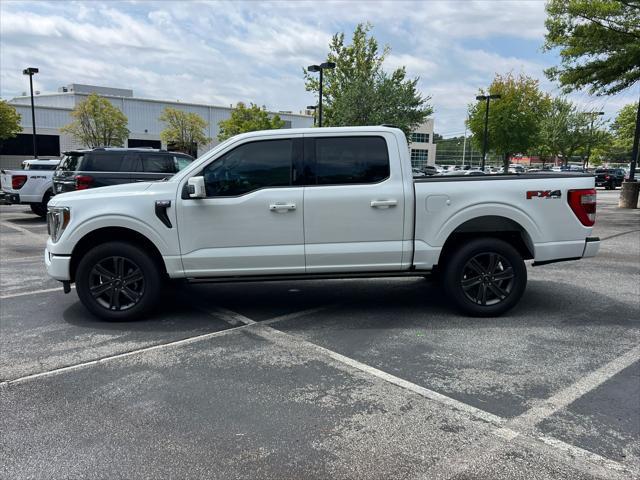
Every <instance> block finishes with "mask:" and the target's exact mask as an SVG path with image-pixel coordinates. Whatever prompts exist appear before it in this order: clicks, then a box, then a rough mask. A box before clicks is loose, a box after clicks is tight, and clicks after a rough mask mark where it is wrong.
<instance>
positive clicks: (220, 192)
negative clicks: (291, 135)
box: [202, 139, 293, 197]
mask: <svg viewBox="0 0 640 480" xmlns="http://www.w3.org/2000/svg"><path fill="white" fill-rule="evenodd" d="M292 161H293V140H292V139H286V140H266V141H260V142H251V143H245V144H244V145H240V146H239V147H237V148H234V149H233V150H231V151H230V152H228V153H226V154H225V155H223V156H222V157H220V158H219V159H217V160H216V161H214V162H212V163H210V164H209V165H207V166H206V167H205V168H204V170H203V171H202V174H203V175H204V182H205V187H206V190H207V196H209V197H228V196H237V195H244V194H245V193H249V192H252V191H254V190H258V189H260V188H265V187H288V186H289V185H291V166H292Z"/></svg>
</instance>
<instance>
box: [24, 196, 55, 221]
mask: <svg viewBox="0 0 640 480" xmlns="http://www.w3.org/2000/svg"><path fill="white" fill-rule="evenodd" d="M49 200H51V192H47V193H45V194H44V197H42V202H40V203H32V204H30V205H29V206H30V207H31V211H32V212H33V213H35V214H36V215H38V216H39V217H43V218H44V217H46V216H47V203H49Z"/></svg>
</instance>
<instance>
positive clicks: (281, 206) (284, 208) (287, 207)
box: [269, 203, 296, 212]
mask: <svg viewBox="0 0 640 480" xmlns="http://www.w3.org/2000/svg"><path fill="white" fill-rule="evenodd" d="M295 209H296V204H295V203H272V204H271V205H269V210H271V211H272V212H289V211H291V210H295Z"/></svg>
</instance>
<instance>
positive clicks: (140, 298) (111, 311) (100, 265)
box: [75, 242, 164, 322]
mask: <svg viewBox="0 0 640 480" xmlns="http://www.w3.org/2000/svg"><path fill="white" fill-rule="evenodd" d="M163 278H164V275H163V272H162V271H161V269H160V267H159V266H158V264H157V263H156V262H155V261H154V259H153V258H152V257H151V256H149V255H148V254H147V253H146V252H144V251H143V250H142V249H140V248H139V247H137V246H136V245H133V244H131V243H126V242H108V243H103V244H101V245H98V246H96V247H94V248H92V249H91V250H89V251H88V252H87V253H86V254H85V255H84V257H82V259H81V260H80V263H79V264H78V268H77V270H76V275H75V282H76V290H77V292H78V297H80V301H81V302H82V304H83V305H84V306H85V307H86V308H87V310H89V311H90V312H91V313H92V314H94V315H95V316H97V317H99V318H102V319H103V320H108V321H112V322H113V321H115V322H123V321H130V320H137V319H140V318H143V317H144V316H146V315H148V314H149V313H150V312H151V311H152V310H153V308H154V307H155V306H156V304H157V303H158V301H159V299H160V296H161V292H162V286H163Z"/></svg>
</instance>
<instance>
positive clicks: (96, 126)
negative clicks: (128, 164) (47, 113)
mask: <svg viewBox="0 0 640 480" xmlns="http://www.w3.org/2000/svg"><path fill="white" fill-rule="evenodd" d="M71 117H72V118H73V121H72V122H71V123H70V124H69V125H66V126H64V127H62V128H61V129H60V131H61V132H64V133H68V134H70V135H71V136H73V137H74V138H75V139H76V140H78V141H79V142H80V143H82V144H83V145H85V146H86V147H89V148H95V147H121V146H123V145H124V141H125V140H126V139H127V137H128V136H129V130H128V129H127V124H128V120H127V117H126V115H125V114H124V113H122V112H121V111H120V109H118V108H117V107H115V106H114V105H113V104H112V103H111V102H109V100H107V99H106V98H103V97H100V96H99V95H97V94H95V93H92V94H91V95H89V96H88V97H87V98H86V99H85V100H83V101H82V102H80V103H78V105H76V108H74V109H73V111H72V112H71Z"/></svg>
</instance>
